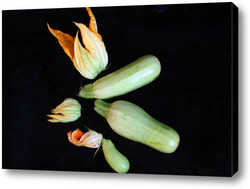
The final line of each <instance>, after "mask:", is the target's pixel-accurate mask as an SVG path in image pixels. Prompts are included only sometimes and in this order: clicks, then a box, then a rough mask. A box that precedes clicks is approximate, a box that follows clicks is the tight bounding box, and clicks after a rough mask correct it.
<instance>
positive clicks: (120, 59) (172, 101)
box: [3, 3, 232, 176]
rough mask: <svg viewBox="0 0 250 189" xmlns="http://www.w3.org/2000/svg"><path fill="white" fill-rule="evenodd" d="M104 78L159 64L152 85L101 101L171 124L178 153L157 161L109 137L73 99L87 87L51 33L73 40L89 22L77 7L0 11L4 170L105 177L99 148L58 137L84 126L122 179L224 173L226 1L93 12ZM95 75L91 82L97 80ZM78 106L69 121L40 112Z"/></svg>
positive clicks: (227, 154) (227, 138)
mask: <svg viewBox="0 0 250 189" xmlns="http://www.w3.org/2000/svg"><path fill="white" fill-rule="evenodd" d="M92 11H93V13H94V15H95V17H96V20H97V24H98V31H99V33H100V34H101V35H102V38H103V40H104V43H105V46H106V49H107V52H108V56H109V66H108V69H107V70H105V71H104V72H102V73H101V74H100V75H99V76H98V78H100V77H102V76H104V75H106V74H108V73H111V72H113V71H115V70H117V69H119V68H121V67H123V66H125V65H127V64H128V63H130V62H132V61H134V60H136V59H137V58H139V57H141V56H143V55H145V54H153V55H155V56H157V57H158V58H159V60H160V61H161V65H162V71H161V74H160V76H159V77H158V78H157V79H156V80H155V81H153V82H152V83H150V84H148V85H147V86H144V87H142V88H140V89H137V90H135V91H133V92H130V93H129V94H125V95H122V96H119V97H116V98H113V99H109V100H107V101H108V102H114V101H116V100H120V99H122V100H127V101H130V102H132V103H135V104H137V105H139V106H140V107H142V108H143V109H144V110H145V111H146V112H148V113H149V114H150V115H151V116H153V117H154V118H156V119H157V120H159V121H161V122H163V123H165V124H168V125H169V126H171V127H173V128H174V129H175V130H176V131H177V132H178V133H179V135H180V139H181V142H180V146H179V147H178V149H177V150H176V151H175V152H174V153H172V154H164V153H161V152H158V151H156V150H153V149H151V148H149V147H147V146H145V145H142V144H139V143H136V142H133V141H130V140H128V139H126V138H123V137H121V136H119V135H118V134H116V133H115V132H113V131H112V130H111V129H110V127H109V125H108V123H107V122H106V120H105V119H104V118H102V117H101V116H100V115H98V114H97V113H96V112H95V111H94V110H93V108H94V104H93V103H94V100H86V99H83V98H79V97H77V96H76V95H77V93H78V92H79V90H80V87H81V86H82V85H84V84H87V83H90V82H93V81H91V80H87V79H85V78H83V77H81V75H80V73H79V72H78V71H77V70H76V69H75V68H74V67H73V64H72V62H71V60H70V58H69V57H68V56H67V55H66V54H65V53H64V51H63V49H62V48H61V46H60V45H59V43H58V41H57V39H56V38H55V37H54V36H52V35H51V33H50V32H49V31H48V28H47V23H49V24H50V26H51V27H52V28H53V29H58V30H61V31H63V32H65V33H68V34H71V35H73V36H74V35H75V34H76V32H77V27H76V26H75V25H74V24H73V23H72V21H76V22H80V23H84V24H86V25H88V23H89V16H88V14H87V11H86V10H85V8H73V9H72V8H71V9H47V10H46V9H44V10H9V11H3V168H8V169H39V170H64V171H86V172H88V171H90V172H114V171H113V170H112V169H111V168H110V167H109V165H108V164H107V163H106V161H105V159H104V156H103V152H102V150H101V149H100V150H99V152H98V153H97V154H96V156H95V157H94V153H95V149H90V148H85V147H77V146H74V145H73V144H71V143H70V142H69V141H68V139H67V132H68V131H73V130H75V129H76V128H79V129H81V130H82V131H84V132H86V131H87V130H86V128H85V127H84V125H86V126H87V127H89V128H91V129H93V130H95V131H97V132H100V133H102V134H103V135H104V137H105V138H109V139H111V140H112V141H113V142H114V144H115V145H116V147H117V149H118V150H119V151H120V152H121V153H123V154H124V155H125V156H126V157H127V158H128V159H129V161H130V170H129V173H149V174H181V175H213V176H230V175H232V156H231V154H232V145H231V142H232V141H231V138H232V133H231V131H232V130H231V129H232V128H231V126H232V117H231V115H232V114H231V113H232V104H231V100H232V99H231V97H232V96H231V95H232V93H231V92H232V91H231V81H232V80H231V78H232V65H231V61H232V58H231V57H232V51H231V50H232V46H231V39H232V38H231V37H232V31H231V29H232V26H231V13H232V12H231V11H232V4H230V3H216V4H187V5H154V6H124V7H95V8H92ZM98 78H96V79H98ZM68 97H71V98H75V99H77V100H78V101H79V102H80V103H81V105H82V116H81V117H80V118H79V119H78V120H77V121H75V122H72V123H66V124H62V123H50V122H48V121H47V117H46V115H47V114H49V113H50V111H51V109H53V108H55V107H56V106H57V105H59V104H60V103H61V102H62V101H63V100H64V99H65V98H68Z"/></svg>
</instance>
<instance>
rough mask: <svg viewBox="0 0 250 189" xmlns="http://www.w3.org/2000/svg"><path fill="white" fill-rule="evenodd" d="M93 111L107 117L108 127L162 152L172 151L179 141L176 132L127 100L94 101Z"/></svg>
mask: <svg viewBox="0 0 250 189" xmlns="http://www.w3.org/2000/svg"><path fill="white" fill-rule="evenodd" d="M94 109H95V111H96V112H97V113H99V114H100V115H102V116H103V117H104V118H106V119H107V121H108V123H109V125H110V127H111V128H112V129H113V130H114V131H115V132H116V133H118V134H119V135H121V136H123V137H125V138H127V139H130V140H133V141H137V142H140V143H143V144H145V145H147V146H150V147H152V148H154V149H156V150H159V151H161V152H163V153H172V152H174V151H175V150H176V149H177V147H178V145H179V142H180V138H179V135H178V133H177V132H176V131H175V130H174V129H172V128H171V127H169V126H167V125H165V124H163V123H161V122H159V121H157V120H156V119H154V118H153V117H151V116H150V115H149V114H147V113H146V112H145V111H144V110H143V109H142V108H140V107H139V106H137V105H135V104H132V103H130V102H127V101H120V100H119V101H116V102H114V103H112V104H111V103H107V102H104V101H102V100H100V99H98V100H96V101H95V108H94Z"/></svg>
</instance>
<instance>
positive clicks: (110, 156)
mask: <svg viewBox="0 0 250 189" xmlns="http://www.w3.org/2000/svg"><path fill="white" fill-rule="evenodd" d="M102 150H103V153H104V157H105V159H106V161H107V162H108V164H109V165H110V167H111V168H112V169H113V170H115V171H116V172H117V173H126V172H128V170H129V161H128V159H127V158H126V157H125V156H124V155H122V154H121V153H120V152H119V151H118V150H117V149H116V147H115V145H114V144H113V143H112V141H111V140H106V139H104V138H103V139H102Z"/></svg>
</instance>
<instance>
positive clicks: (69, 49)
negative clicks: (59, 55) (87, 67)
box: [47, 24, 74, 61]
mask: <svg viewBox="0 0 250 189" xmlns="http://www.w3.org/2000/svg"><path fill="white" fill-rule="evenodd" d="M47 25H48V28H49V31H50V32H51V33H52V35H54V36H55V37H56V38H57V39H58V42H59V44H60V45H61V47H62V48H63V50H64V52H65V53H66V54H67V55H68V56H69V57H70V59H71V60H72V61H73V58H74V37H72V36H71V35H69V34H66V33H63V32H61V31H60V30H54V29H52V28H51V27H50V26H49V24H47Z"/></svg>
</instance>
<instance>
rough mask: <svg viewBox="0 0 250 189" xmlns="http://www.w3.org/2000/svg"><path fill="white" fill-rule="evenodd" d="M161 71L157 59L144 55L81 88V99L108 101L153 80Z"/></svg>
mask: <svg viewBox="0 0 250 189" xmlns="http://www.w3.org/2000/svg"><path fill="white" fill-rule="evenodd" d="M160 71H161V64H160V61H159V60H158V58H156V57H155V56H153V55H145V56H143V57H141V58H139V59H138V60H136V61H134V62H132V63H131V64H128V65H127V66H125V67H123V68H121V69H119V70H117V71H115V72H113V73H111V74H109V75H106V76H104V77H102V78H100V79H98V80H97V81H95V82H94V83H91V84H87V85H85V86H83V87H82V89H81V91H80V92H79V96H80V97H83V98H90V99H92V98H98V99H108V98H111V97H115V96H119V95H122V94H126V93H128V92H130V91H133V90H135V89H138V88H140V87H142V86H144V85H146V84H148V83H150V82H152V81H153V80H155V79H156V78H157V77H158V76H159V74H160Z"/></svg>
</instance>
